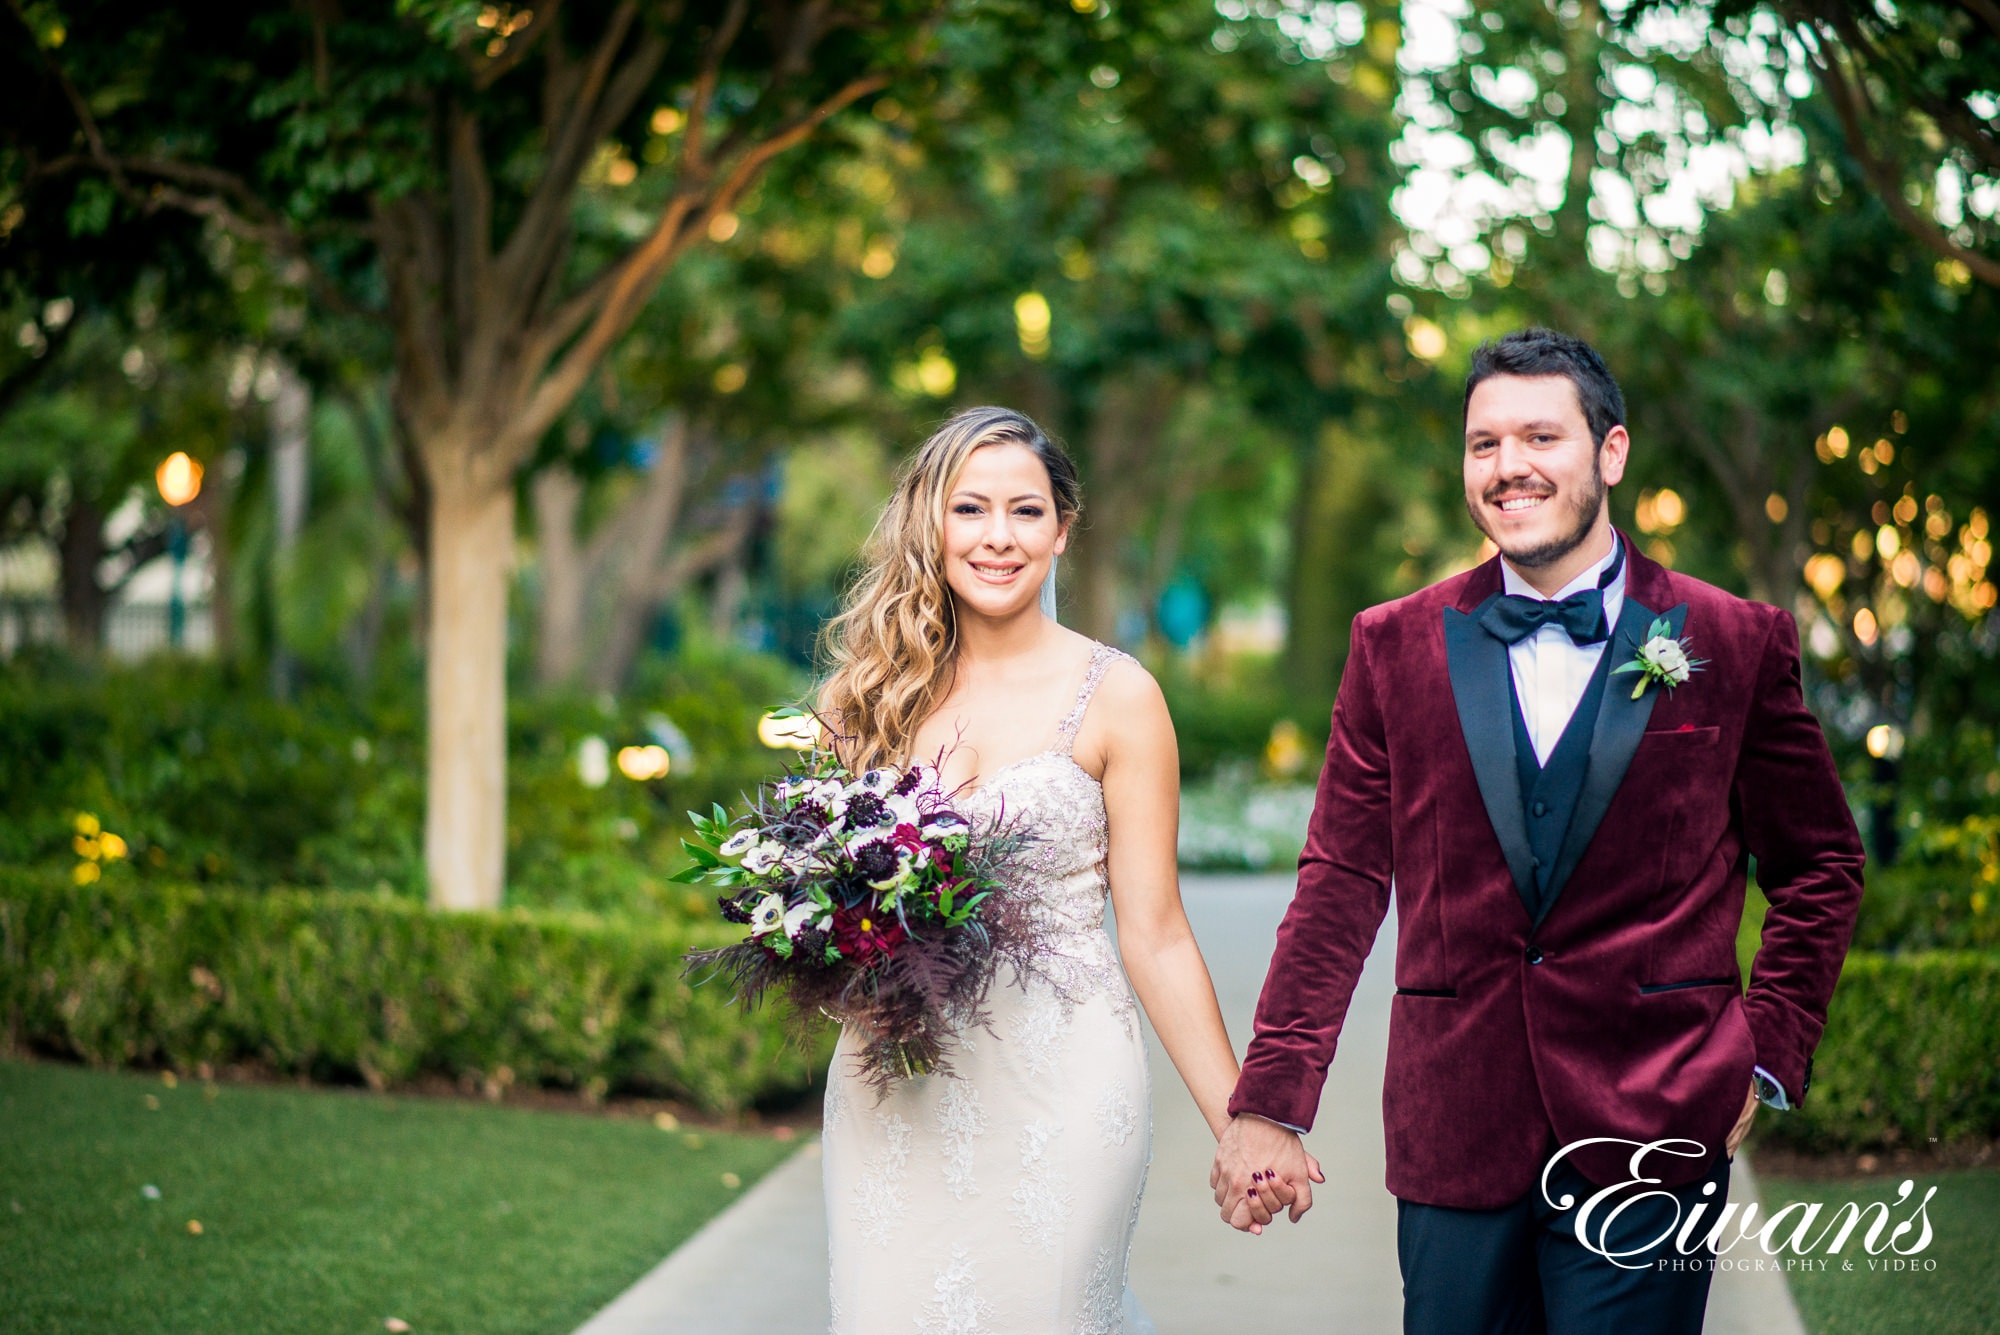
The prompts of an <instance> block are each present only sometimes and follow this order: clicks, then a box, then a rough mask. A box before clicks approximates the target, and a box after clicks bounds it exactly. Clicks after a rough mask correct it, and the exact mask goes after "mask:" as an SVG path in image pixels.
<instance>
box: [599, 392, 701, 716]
mask: <svg viewBox="0 0 2000 1335" xmlns="http://www.w3.org/2000/svg"><path fill="white" fill-rule="evenodd" d="M687 458H688V431H687V425H686V423H684V422H682V421H679V420H676V421H674V422H672V423H670V424H669V425H668V426H667V427H666V429H665V430H663V431H662V432H661V433H660V440H659V444H658V446H657V447H656V448H655V450H654V454H653V463H652V467H651V468H650V469H648V470H647V473H646V480H645V483H644V485H643V486H642V487H641V488H640V490H639V494H638V495H636V496H634V497H633V498H632V500H631V501H630V502H628V504H627V508H626V509H625V511H624V512H622V513H621V514H620V515H619V516H618V520H619V523H620V526H621V530H622V531H621V533H620V539H621V540H620V541H619V543H618V546H617V548H616V549H615V550H613V551H612V552H610V553H609V555H610V559H611V561H612V563H613V564H614V567H615V569H616V571H617V582H616V584H615V585H614V586H613V590H612V596H611V607H610V609H609V614H608V616H607V619H606V624H605V631H604V645H603V648H602V650H601V651H600V652H599V653H598V654H597V655H596V656H595V657H594V658H593V659H592V660H591V664H590V668H589V669H588V672H587V675H588V677H589V678H590V684H591V685H592V686H593V687H595V688H596V689H597V690H600V691H610V690H616V689H617V688H618V687H619V686H620V685H621V684H622V683H623V682H624V681H625V678H626V674H628V673H629V672H630V671H631V670H632V663H633V661H634V660H635V659H637V658H638V656H639V649H640V646H641V645H642V644H643V643H644V642H645V638H646V630H647V628H648V626H650V625H651V624H652V620H653V614H654V613H655V612H656V611H658V609H659V606H660V590H659V584H660V562H661V558H662V557H663V556H664V555H665V554H666V550H667V545H668V542H669V541H670V540H671V538H672V537H673V532H674V529H675V527H676V521H677V520H678V519H679V517H680V511H681V493H682V492H683V490H684V489H685V487H686V484H687Z"/></svg>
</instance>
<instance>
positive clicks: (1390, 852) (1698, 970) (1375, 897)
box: [1229, 542, 1862, 1208]
mask: <svg viewBox="0 0 2000 1335" xmlns="http://www.w3.org/2000/svg"><path fill="white" fill-rule="evenodd" d="M1626 551H1627V554H1628V558H1629V560H1630V563H1631V564H1630V571H1629V574H1628V576H1627V582H1626V596H1625V603H1624V608H1623V610H1622V613H1621V615H1620V617H1619V621H1618V625H1617V626H1616V627H1614V628H1613V631H1612V637H1611V640H1610V642H1609V644H1608V645H1607V646H1606V649H1605V652H1606V654H1607V655H1609V656H1613V662H1612V666H1616V665H1617V664H1618V663H1622V662H1625V661H1629V660H1630V659H1631V657H1632V655H1633V652H1634V650H1635V649H1636V647H1637V645H1638V644H1639V643H1641V642H1643V641H1644V639H1645V638H1646V632H1647V630H1648V628H1649V627H1650V626H1651V624H1652V622H1653V620H1654V618H1655V617H1656V616H1667V617H1668V618H1669V619H1670V621H1672V623H1673V624H1674V627H1675V633H1676V634H1679V635H1682V636H1684V637H1685V639H1686V641H1687V642H1688V644H1689V646H1690V649H1691V651H1692V656H1693V657H1695V658H1696V659H1706V660H1707V663H1706V665H1705V666H1704V667H1702V668H1701V670H1700V671H1698V672H1696V673H1695V674H1694V676H1693V677H1692V678H1691V679H1690V680H1689V681H1688V682H1686V683H1685V684H1684V685H1681V686H1679V687H1677V688H1675V689H1674V690H1673V691H1672V692H1671V693H1669V692H1668V691H1666V690H1665V689H1663V688H1661V687H1659V686H1649V687H1648V688H1647V690H1646V691H1645V693H1644V694H1643V695H1642V696H1641V697H1640V698H1639V699H1638V700H1633V699H1632V698H1631V688H1632V685H1633V684H1634V682H1635V676H1634V674H1630V673H1627V674H1623V675H1615V676H1612V677H1611V678H1610V681H1609V685H1608V689H1607V690H1606V691H1605V693H1604V702H1603V705H1602V707H1601V709H1600V711H1599V713H1598V717H1597V720H1596V722H1595V726H1594V731H1593V733H1592V736H1591V745H1590V761H1589V767H1588V770H1587V772H1586V774H1585V777H1584V780H1583V788H1582V791H1581V795H1580V796H1579V798H1578V801H1577V805H1576V810H1575V813H1574V815H1573V816H1572V818H1571V822H1570V826H1569V829H1568V834H1567V836H1566V838H1565V841H1564V843H1563V844H1562V855H1561V857H1560V859H1559V860H1558V862H1557V864H1556V868H1555V871H1554V873H1553V876H1552V879H1551V882H1550V886H1549V895H1548V897H1547V898H1545V899H1543V900H1542V901H1540V902H1541V903H1542V904H1543V909H1542V916H1541V917H1540V919H1539V920H1536V919H1534V918H1533V917H1531V916H1530V911H1529V908H1528V904H1529V903H1531V902H1536V900H1535V897H1534V896H1533V894H1532V885H1533V882H1532V879H1531V878H1532V875H1533V873H1532V872H1531V871H1530V869H1529V866H1528V861H1529V852H1528V848H1527V836H1526V831H1525V819H1526V818H1525V815H1524V813H1523V811H1522V807H1521V801H1520V795H1519V793H1520V786H1519V785H1520V781H1519V779H1518V777H1517V773H1516V770H1515V764H1514V740H1513V729H1512V716H1511V710H1512V708H1513V705H1512V702H1511V698H1510V694H1509V688H1508V672H1509V668H1508V661H1507V651H1506V646H1505V645H1503V644H1502V643H1501V642H1500V641H1499V640H1498V639H1496V638H1494V637H1493V636H1492V635H1489V634H1487V633H1486V632H1485V631H1484V630H1482V629H1481V628H1480V627H1479V626H1478V624H1477V621H1476V613H1477V611H1478V610H1479V609H1480V608H1481V606H1482V605H1483V604H1484V603H1485V602H1486V601H1487V600H1488V599H1490V598H1492V597H1494V596H1497V595H1498V594H1499V593H1500V588H1501V580H1500V563H1499V558H1497V557H1496V558H1494V559H1493V560H1491V561H1488V562H1487V563H1486V564H1484V565H1482V566H1480V567H1478V568H1477V569H1475V570H1471V571H1468V572H1467V573H1465V574H1463V575H1459V576H1456V577H1454V578H1452V579H1448V580H1445V581H1444V582H1442V583H1440V584H1436V585H1433V586H1431V587H1430V588H1428V589H1424V590H1422V591H1420V592H1418V593H1414V594H1411V595H1410V596H1409V597H1407V598H1403V599H1400V600H1398V601H1396V602H1393V603H1388V604H1385V605H1383V606H1380V607H1375V608H1371V609H1369V610H1368V611H1366V612H1363V613H1362V614H1361V615H1360V616H1358V617H1356V618H1355V620H1354V630H1353V640H1352V646H1351V649H1350V652H1349V655H1348V661H1347V668H1346V672H1345V674H1344V676H1343V678H1342V680H1341V684H1340V691H1339V695H1338V698H1337V700H1336V702H1335V704H1334V709H1333V731H1332V736H1331V737H1330V739H1329V740H1328V742H1327V753H1326V768H1325V769H1324V770H1323V771H1322V772H1321V774H1320V780H1319V793H1318V798H1317V801H1316V803H1315V805H1314V808H1313V816H1312V823H1311V825H1310V827H1309V829H1308V835H1307V840H1306V846H1305V851H1304V852H1303V853H1302V854H1301V855H1300V858H1299V885H1298V892H1297V895H1296V897H1295V898H1294V899H1293V901H1292V905H1291V908H1290V909H1289V910H1288V911H1287V913H1286V915H1285V919H1284V923H1283V925H1282V926H1280V928H1279V929H1278V944H1277V952H1276V954H1275V956H1274V957H1273V960H1272V963H1271V971H1270V975H1269V977H1268V978H1267V979H1266V981H1265V984H1264V991H1263V995H1262V997H1261V998H1260V1000H1259V1002H1258V1005H1257V1019H1256V1032H1255V1037H1254V1038H1253V1039H1252V1041H1251V1044H1250V1050H1249V1054H1248V1056H1247V1058H1246V1059H1245V1061H1244V1064H1243V1075H1242V1079H1241V1080H1240V1081H1239V1083H1238V1084H1237V1086H1236V1093H1235V1096H1234V1097H1233V1098H1232V1099H1231V1100H1230V1105H1229V1106H1230V1111H1231V1112H1232V1113H1255V1114H1259V1115H1261V1116H1264V1117H1268V1118H1271V1119H1272V1120H1274V1121H1279V1122H1285V1123H1289V1124H1291V1125H1294V1126H1300V1127H1308V1128H1309V1127H1310V1125H1311V1122H1312V1118H1313V1114H1314V1111H1315V1109H1316V1108H1317V1106H1318V1103H1319V1096H1320V1088H1321V1086H1322V1084H1323V1083H1324V1082H1325V1079H1326V1073H1327V1067H1328V1065H1329V1063H1330V1062H1331V1061H1332V1060H1333V1054H1334V1046H1335V1044H1336V1042H1337V1041H1338V1039H1339V1035H1340V1027H1341V1022H1342V1020H1343V1019H1344V1018H1345V1016H1346V1013H1347V1006H1348V1002H1349V999H1350V998H1351V996H1352V994H1353V991H1354V984H1355V980H1356V978H1357V977H1358V976H1359V975H1360V972H1361V964H1362V961H1363V959H1364V958H1365V957H1366V956H1367V954H1368V950H1369V947H1370V945H1371V944H1372V943H1373V941H1374V939H1375V934H1376V931H1377V930H1378V929H1379V928H1380V926H1381V924H1382V919H1383V917H1384V915H1385V914H1386V913H1387V911H1388V903H1389V894H1390V887H1391V884H1392V882H1393V884H1394V888H1395V894H1396V905H1397V924H1398V926H1397V940H1396V993H1397V994H1396V998H1395V1001H1394V1002H1393V1009H1392V1011H1391V1018H1390V1028H1389V1062H1388V1073H1387V1078H1386V1081H1385V1087H1384V1089H1383V1095H1382V1110H1383V1116H1384V1120H1385V1122H1386V1124H1387V1130H1388V1158H1389V1171H1388V1186H1389V1190H1390V1191H1391V1192H1393V1193H1394V1194H1395V1195H1396V1196H1398V1197H1401V1198H1403V1199H1406V1200H1411V1201H1419V1202H1423V1203H1426V1204H1432V1205H1446V1206H1458V1207H1464V1208H1491V1207H1496V1206H1500V1205H1505V1204H1507V1203H1509V1202H1511V1201H1514V1200H1517V1199H1519V1198H1520V1197H1521V1196H1522V1195H1524V1194H1525V1193H1526V1192H1527V1191H1528V1190H1529V1189H1530V1188H1531V1187H1532V1186H1533V1185H1534V1182H1535V1179H1536V1177H1537V1174H1538V1173H1539V1170H1540V1167H1541V1164H1542V1162H1543V1160H1544V1157H1545V1155H1546V1153H1547V1151H1548V1148H1549V1144H1550V1141H1551V1138H1553V1139H1554V1140H1555V1141H1556V1142H1558V1143H1561V1144H1568V1143H1571V1142H1573V1141H1577V1140H1582V1139H1586V1138H1589V1137H1595V1136H1612V1137H1622V1138H1625V1139H1629V1140H1635V1141H1652V1140H1657V1139H1662V1138H1665V1137H1684V1138H1687V1139H1690V1140H1695V1141H1698V1142H1700V1143H1701V1144H1703V1145H1705V1146H1707V1147H1708V1148H1709V1150H1710V1151H1711V1152H1714V1151H1719V1150H1720V1149H1721V1148H1722V1146H1723V1142H1724V1140H1725V1138H1726V1137H1727V1135H1728V1132H1729V1129H1730V1127H1731V1126H1733V1125H1734V1123H1735V1121H1736V1118H1737V1116H1738V1115H1739V1114H1740V1113H1741V1112H1742V1109H1743V1102H1744V1099H1745V1097H1746V1095H1747V1094H1748V1092H1749V1090H1750V1079H1751V1068H1752V1066H1753V1065H1761V1066H1763V1067H1764V1069H1765V1070H1767V1071H1768V1072H1770V1074H1771V1075H1772V1076H1773V1077H1775V1078H1776V1079H1777V1080H1778V1081H1779V1082H1780V1083H1782V1084H1783V1086H1784V1088H1785V1089H1786V1091H1787V1092H1788V1093H1789V1095H1790V1096H1791V1097H1792V1098H1793V1099H1794V1100H1796V1099H1798V1098H1799V1097H1800V1096H1801V1094H1802V1091H1803V1090H1804V1088H1805V1086H1806V1084H1807V1075H1808V1068H1809V1062H1810V1059H1811V1055H1812V1051H1813V1048H1814V1046H1815V1045H1816V1044H1817V1043H1818V1041H1819V1036H1820V1031H1821V1028H1822V1027H1823V1026H1824V1024H1825V1020H1826V1008H1827V1003H1828V1001H1829V1000H1830V999H1831V997H1832V995H1833V988H1834V984H1835V982H1836V981H1837V980H1838V978H1839V975H1840V967H1841V962H1842V960H1843V958H1844V957H1845V955H1846V951H1847V944H1848V940H1849V937H1850V936H1851V934H1852V931H1853V925H1854V915H1855V911H1856V909H1857V908H1858V907H1859V904H1860V899H1861V866H1862V851H1861V842H1860V838H1859V836H1858V834H1857V832H1856V830H1855V827H1854V821H1853V818H1852V817H1851V816H1850V814H1849V812H1848V807H1847V802H1846V798H1845V796H1844V795H1843V793H1842V790H1841V786H1840V781H1839V778H1838V776H1837V774H1836V773H1835V770H1834V766H1833V760H1832V757H1831V755H1830V754H1829V753H1828V751H1827V746H1826V741H1825V738H1824V737H1823V736H1822V735H1821V733H1820V730H1819V725H1818V723H1817V722H1816V721H1815V720H1814V718H1813V715H1812V713H1811V712H1810V711H1809V710H1808V709H1807V708H1806V704H1805V699H1804V696H1803V693H1802V691H1801V689H1800V683H1799V652H1798V632H1797V629H1796V628H1795V627H1794V625H1793V623H1792V619H1791V617H1790V616H1789V615H1787V614H1786V613H1785V612H1783V611H1780V610H1779V609H1777V608H1774V607H1767V606H1764V605H1762V604H1759V603H1751V602H1746V601H1744V600H1743V599H1740V598H1736V597H1734V596H1732V595H1730V594H1728V593H1725V592H1723V591H1722V590H1720V589H1716V588H1714V587H1712V586H1710V585H1707V584H1703V583H1701V582H1700V581H1698V580H1694V579H1689V578H1687V577H1686V576H1683V575H1678V574H1674V573H1672V572H1670V571H1668V570H1666V569H1665V568H1663V567H1662V566H1660V565H1659V564H1658V563H1657V562H1654V561H1650V560H1647V559H1646V558H1645V557H1643V556H1641V555H1640V554H1639V553H1638V552H1637V551H1636V550H1634V549H1633V548H1632V546H1631V544H1630V543H1629V542H1628V543H1627V545H1626ZM1752 856H1754V857H1755V858H1756V859H1757V873H1758V882H1759V884H1760V885H1761V886H1762V888H1763V890H1764V893H1765V895H1766V896H1767V897H1768V899H1769V900H1770V912H1769V915H1768V916H1767V917H1766V919H1765V924H1764V933H1763V939H1762V947H1761V949H1759V951H1758V953H1757V957H1756V961H1755V963H1754V965H1753V967H1752V970H1751V979H1750V987H1749V990H1748V993H1747V995H1746V994H1745V993H1744V990H1743V987H1742V983H1741V979H1740V974H1739V971H1738V968H1737V963H1736V951H1735V945H1736V930H1737V924H1738V923H1739V922H1740V920H1741V918H1742V915H1743V896H1744V882H1745V875H1746V872H1747V870H1748V866H1749V859H1750V857H1752ZM1523 887H1528V890H1526V891H1524V889H1523ZM1629 1156H1630V1151H1629V1149H1625V1150H1621V1149H1618V1148H1615V1147H1608V1148H1597V1149H1594V1150H1590V1151H1584V1152H1580V1153H1578V1154H1576V1155H1573V1156H1572V1158H1571V1160H1570V1162H1572V1163H1574V1164H1575V1165H1576V1166H1577V1167H1578V1168H1579V1169H1580V1170H1581V1171H1583V1172H1584V1174H1585V1175H1586V1176H1587V1177H1590V1178H1591V1179H1592V1180H1594V1181H1598V1182H1601V1183H1607V1184H1608V1183H1614V1182H1621V1181H1624V1180H1626V1178H1627V1177H1628V1173H1627V1172H1626V1161H1627V1159H1628V1158H1629ZM1647 1167H1648V1168H1649V1169H1650V1170H1651V1171H1652V1172H1654V1173H1655V1174H1657V1175H1658V1176H1660V1177H1661V1178H1662V1179H1663V1180H1664V1181H1665V1182H1666V1184H1667V1185H1670V1186H1678V1185H1682V1184H1683V1183H1684V1182H1687V1181H1692V1180H1694V1179H1695V1178H1698V1177H1699V1176H1701V1175H1702V1173H1703V1172H1705V1171H1706V1169H1707V1164H1706V1163H1704V1162H1701V1161H1699V1160H1696V1159H1683V1158H1673V1157H1670V1156H1667V1155H1663V1154H1655V1155H1653V1156H1651V1157H1650V1158H1649V1159H1648V1160H1647Z"/></svg>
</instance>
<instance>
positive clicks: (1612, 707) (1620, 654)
mask: <svg viewBox="0 0 2000 1335" xmlns="http://www.w3.org/2000/svg"><path fill="white" fill-rule="evenodd" d="M1660 615H1661V614H1660V613H1658V612H1655V611H1653V610H1652V609H1651V608H1648V607H1641V606H1639V604H1638V603H1636V602H1634V601H1633V600H1632V599H1631V598H1629V597H1628V598H1626V600H1625V606H1624V607H1623V609H1621V610H1620V611H1619V613H1618V625H1617V626H1616V627H1614V628H1613V629H1612V632H1611V642H1610V643H1609V644H1607V645H1605V646H1604V652H1605V653H1606V654H1607V655H1610V656H1611V666H1612V667H1614V668H1616V667H1621V666H1623V665H1624V664H1626V663H1629V662H1631V661H1632V655H1633V654H1635V653H1636V652H1638V649H1639V646H1640V645H1642V644H1644V643H1645V642H1646V632H1647V631H1648V630H1650V629H1652V625H1653V621H1654V620H1655V619H1656V618H1657V617H1659V616H1660ZM1665 615H1666V618H1667V622H1668V624H1669V625H1670V626H1671V627H1672V629H1671V630H1669V631H1668V632H1667V633H1668V634H1669V635H1671V636H1673V637H1674V638H1676V639H1678V638H1680V633H1681V626H1682V624H1683V623H1685V622H1686V620H1687V604H1686V603H1682V604H1681V605H1680V606H1679V607H1676V608H1674V609H1673V610H1672V611H1671V612H1668V613H1666V614H1665ZM1635 675H1636V674H1634V673H1630V672H1625V673H1619V674H1616V675H1614V676H1612V677H1611V678H1610V680H1608V681H1606V682H1605V683H1604V703H1603V704H1602V705H1600V706H1599V707H1598V710H1597V726H1596V728H1595V729H1594V730H1592V732H1591V734H1590V765H1589V768H1587V769H1586V770H1585V771H1584V774H1583V791H1582V792H1580V793H1578V794H1577V797H1576V810H1574V811H1573V812H1571V813H1570V818H1569V830H1568V831H1567V832H1566V833H1565V834H1564V835H1563V846H1562V853H1561V855H1560V856H1558V857H1557V858H1556V869H1555V871H1554V872H1553V873H1551V874H1550V876H1549V890H1548V894H1547V895H1546V896H1545V897H1544V898H1543V900H1542V912H1541V916H1540V917H1538V918H1536V919H1535V921H1536V923H1537V925H1539V924H1540V922H1541V919H1542V918H1546V917H1547V916H1548V913H1549V909H1550V908H1551V907H1553V906H1554V904H1555V902H1556V896H1557V895H1559V894H1561V893H1562V888H1563V885H1564V884H1565V883H1566V882H1567V881H1568V880H1569V874H1570V873H1571V872H1573V871H1575V870H1576V864H1577V863H1579V862H1581V861H1583V855H1584V852H1585V851H1586V850H1587V849H1589V847H1590V841H1591V839H1592V838H1593V837H1594V836H1595V835H1596V834H1597V827H1598V826H1599V825H1600V824H1602V823H1603V821H1604V813H1605V812H1606V811H1608V810H1610V808H1611V799H1612V798H1613V797H1615V796H1616V795H1617V793H1618V785H1620V784H1622V783H1624V782H1625V772H1626V771H1627V770H1629V769H1631V768H1632V754H1633V753H1634V752H1635V751H1637V750H1638V749H1639V739H1640V738H1641V737H1642V736H1644V735H1645V732H1646V721H1647V720H1648V719H1650V718H1652V716H1653V704H1654V702H1655V701H1656V700H1658V699H1659V698H1660V696H1661V694H1662V693H1663V692H1664V691H1665V690H1666V688H1665V687H1664V686H1659V685H1652V686H1648V687H1647V688H1646V692H1645V694H1643V695H1641V696H1640V697H1639V698H1638V699H1637V700H1634V699H1633V698H1632V687H1633V685H1634V684H1635Z"/></svg>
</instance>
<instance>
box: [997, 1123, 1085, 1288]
mask: <svg viewBox="0 0 2000 1335" xmlns="http://www.w3.org/2000/svg"><path fill="white" fill-rule="evenodd" d="M1061 1134H1062V1127H1060V1126H1053V1125H1051V1124H1049V1123H1048V1122H1046V1121H1043V1120H1041V1119H1039V1118H1038V1119H1036V1120H1035V1121H1032V1122H1030V1123H1028V1125H1026V1126H1024V1127H1022V1128H1021V1167H1022V1169H1023V1170H1024V1175H1023V1176H1022V1178H1021V1181H1020V1183H1019V1184H1018V1185H1017V1186H1016V1187H1015V1188H1014V1203H1013V1204H1012V1205H1010V1206H1008V1207H1007V1209H1008V1212H1009V1213H1011V1214H1012V1215H1013V1216H1014V1225H1015V1227H1016V1228H1018V1229H1019V1230H1020V1231H1021V1237H1022V1238H1023V1239H1024V1240H1025V1241H1026V1242H1027V1243H1028V1244H1029V1245H1031V1246H1033V1247H1035V1248H1037V1249H1039V1250H1040V1251H1042V1252H1043V1253H1045V1254H1046V1253H1053V1252H1054V1251H1055V1249H1056V1244H1057V1243H1058V1242H1060V1241H1061V1240H1062V1233H1063V1224H1064V1222H1065V1221H1066V1220H1067V1219H1068V1218H1069V1213H1070V1194H1069V1178H1068V1176H1067V1175H1065V1174H1064V1172H1063V1170H1062V1169H1061V1168H1059V1167H1057V1166H1056V1164H1055V1163H1054V1162H1053V1161H1052V1160H1051V1159H1050V1158H1049V1142H1050V1141H1051V1140H1054V1139H1055V1138H1056V1137H1057V1136H1059V1135H1061Z"/></svg>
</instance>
